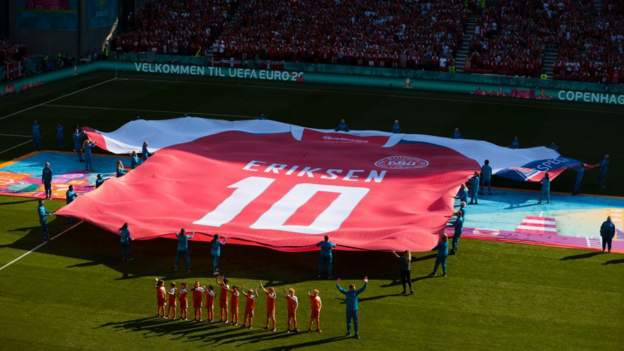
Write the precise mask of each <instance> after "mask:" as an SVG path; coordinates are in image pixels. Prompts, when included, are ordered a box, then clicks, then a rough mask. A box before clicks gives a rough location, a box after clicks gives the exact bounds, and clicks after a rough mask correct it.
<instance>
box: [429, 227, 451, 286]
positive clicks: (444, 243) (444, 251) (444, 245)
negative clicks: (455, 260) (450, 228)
mask: <svg viewBox="0 0 624 351" xmlns="http://www.w3.org/2000/svg"><path fill="white" fill-rule="evenodd" d="M435 250H436V251H438V254H437V255H436V262H435V266H433V272H431V274H430V276H432V277H434V276H435V275H436V273H437V272H438V267H439V266H442V276H443V277H446V259H447V258H448V236H446V233H442V234H440V239H439V241H438V245H437V246H436V247H435Z"/></svg>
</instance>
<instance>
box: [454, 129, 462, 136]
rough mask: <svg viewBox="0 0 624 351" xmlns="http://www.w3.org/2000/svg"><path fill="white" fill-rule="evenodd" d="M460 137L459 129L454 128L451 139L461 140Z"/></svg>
mask: <svg viewBox="0 0 624 351" xmlns="http://www.w3.org/2000/svg"><path fill="white" fill-rule="evenodd" d="M461 138H462V135H461V132H460V131H459V128H455V129H454V130H453V139H461Z"/></svg>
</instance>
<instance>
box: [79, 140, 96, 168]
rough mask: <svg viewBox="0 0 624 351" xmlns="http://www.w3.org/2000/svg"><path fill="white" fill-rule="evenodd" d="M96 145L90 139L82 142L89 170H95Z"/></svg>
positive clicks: (86, 165) (86, 166)
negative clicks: (94, 154)
mask: <svg viewBox="0 0 624 351" xmlns="http://www.w3.org/2000/svg"><path fill="white" fill-rule="evenodd" d="M94 146H95V143H94V142H92V141H91V140H89V139H87V140H85V141H84V143H83V144H82V151H83V154H84V160H85V170H86V171H87V172H91V171H92V170H93V153H92V150H93V147H94Z"/></svg>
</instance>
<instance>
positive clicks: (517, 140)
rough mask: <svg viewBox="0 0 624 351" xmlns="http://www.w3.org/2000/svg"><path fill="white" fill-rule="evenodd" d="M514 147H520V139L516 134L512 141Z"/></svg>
mask: <svg viewBox="0 0 624 351" xmlns="http://www.w3.org/2000/svg"><path fill="white" fill-rule="evenodd" d="M510 147H511V148H512V149H519V148H520V139H518V136H517V135H516V136H514V138H513V140H512V141H511V146H510Z"/></svg>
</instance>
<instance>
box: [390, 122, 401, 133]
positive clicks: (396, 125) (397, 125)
mask: <svg viewBox="0 0 624 351" xmlns="http://www.w3.org/2000/svg"><path fill="white" fill-rule="evenodd" d="M392 133H401V124H400V123H399V120H398V119H395V120H394V123H392Z"/></svg>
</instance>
